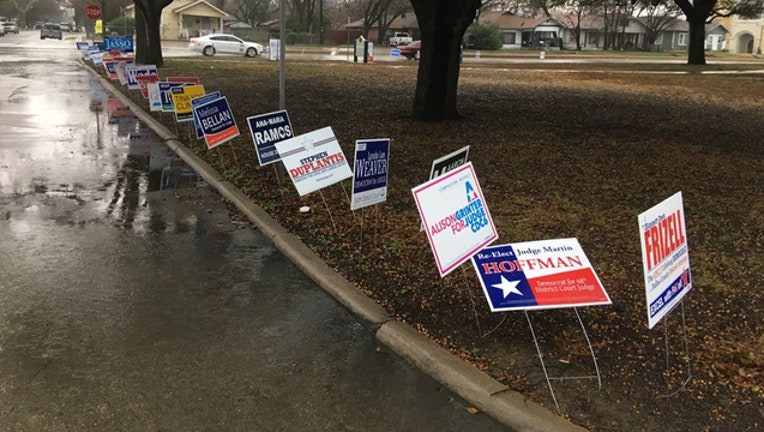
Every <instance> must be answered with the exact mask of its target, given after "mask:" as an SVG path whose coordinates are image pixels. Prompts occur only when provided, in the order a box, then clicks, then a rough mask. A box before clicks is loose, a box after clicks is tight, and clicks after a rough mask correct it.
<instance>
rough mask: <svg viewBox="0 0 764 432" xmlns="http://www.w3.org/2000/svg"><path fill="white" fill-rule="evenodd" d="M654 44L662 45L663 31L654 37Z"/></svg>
mask: <svg viewBox="0 0 764 432" xmlns="http://www.w3.org/2000/svg"><path fill="white" fill-rule="evenodd" d="M655 44H656V45H663V33H661V34H659V35H658V37H657V38H655Z"/></svg>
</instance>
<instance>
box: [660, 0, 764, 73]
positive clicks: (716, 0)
mask: <svg viewBox="0 0 764 432" xmlns="http://www.w3.org/2000/svg"><path fill="white" fill-rule="evenodd" d="M674 3H676V4H677V6H679V8H680V9H682V12H683V13H684V15H685V17H687V22H688V23H689V24H690V44H689V47H688V50H687V64H691V65H704V64H706V50H705V48H706V23H710V22H711V21H713V20H714V19H716V18H719V17H729V16H732V15H738V16H740V17H741V18H758V17H760V16H761V14H762V12H764V5H762V0H674Z"/></svg>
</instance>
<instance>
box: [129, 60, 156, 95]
mask: <svg viewBox="0 0 764 432" xmlns="http://www.w3.org/2000/svg"><path fill="white" fill-rule="evenodd" d="M125 73H126V76H127V88H128V89H130V90H140V89H141V84H140V83H139V82H138V80H137V79H136V78H137V77H139V76H144V75H154V76H156V77H157V81H158V80H159V73H158V72H157V67H156V65H135V64H132V65H128V66H127V67H126V68H125ZM143 97H146V95H144V96H143Z"/></svg>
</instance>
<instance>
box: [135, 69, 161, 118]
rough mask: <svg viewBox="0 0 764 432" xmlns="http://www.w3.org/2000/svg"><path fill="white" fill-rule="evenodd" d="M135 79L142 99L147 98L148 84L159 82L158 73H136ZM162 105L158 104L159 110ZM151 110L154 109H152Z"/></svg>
mask: <svg viewBox="0 0 764 432" xmlns="http://www.w3.org/2000/svg"><path fill="white" fill-rule="evenodd" d="M135 81H136V82H137V83H138V87H139V89H140V91H141V96H143V98H144V99H149V84H152V83H153V84H156V83H158V82H159V75H136V77H135ZM161 108H162V106H161V104H160V105H159V109H160V110H161ZM152 111H154V110H153V109H152Z"/></svg>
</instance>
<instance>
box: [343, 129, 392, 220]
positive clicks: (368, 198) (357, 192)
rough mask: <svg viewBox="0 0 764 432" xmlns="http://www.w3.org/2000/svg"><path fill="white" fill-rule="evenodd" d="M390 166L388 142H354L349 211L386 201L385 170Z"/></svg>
mask: <svg viewBox="0 0 764 432" xmlns="http://www.w3.org/2000/svg"><path fill="white" fill-rule="evenodd" d="M389 166H390V140H389V139H387V138H384V139H370V140H358V141H356V142H355V165H354V167H353V193H352V195H351V197H350V210H357V209H360V208H363V207H367V206H370V205H374V204H378V203H381V202H384V201H385V200H387V170H388V167H389Z"/></svg>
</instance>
